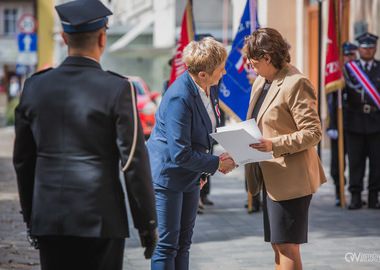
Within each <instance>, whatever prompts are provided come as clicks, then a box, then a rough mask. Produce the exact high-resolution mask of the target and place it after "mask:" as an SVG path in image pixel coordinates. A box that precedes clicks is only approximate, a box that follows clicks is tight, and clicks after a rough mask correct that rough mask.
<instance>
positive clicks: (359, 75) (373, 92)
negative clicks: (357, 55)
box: [346, 61, 380, 110]
mask: <svg viewBox="0 0 380 270" xmlns="http://www.w3.org/2000/svg"><path fill="white" fill-rule="evenodd" d="M346 67H347V68H348V69H349V70H350V71H351V73H352V75H354V76H355V78H356V80H357V81H358V82H359V83H360V85H361V86H362V87H363V88H364V90H365V91H366V92H367V94H368V95H369V96H370V97H371V99H372V100H373V102H375V104H376V106H377V107H378V108H379V110H380V94H379V92H378V91H377V89H376V87H375V86H374V85H373V83H372V82H371V80H370V79H369V78H368V77H367V75H366V74H365V73H364V71H363V70H362V69H361V68H360V67H359V65H358V64H357V63H356V62H355V61H350V62H348V63H346Z"/></svg>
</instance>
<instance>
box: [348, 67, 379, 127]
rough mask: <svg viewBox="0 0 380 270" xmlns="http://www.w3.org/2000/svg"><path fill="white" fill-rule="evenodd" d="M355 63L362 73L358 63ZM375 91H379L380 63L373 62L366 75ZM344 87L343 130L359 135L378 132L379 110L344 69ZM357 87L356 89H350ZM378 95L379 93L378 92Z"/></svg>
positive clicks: (352, 76)
mask: <svg viewBox="0 0 380 270" xmlns="http://www.w3.org/2000/svg"><path fill="white" fill-rule="evenodd" d="M356 63H357V64H358V65H359V66H360V68H361V69H362V70H363V71H364V67H362V66H361V64H360V61H359V60H357V61H356ZM367 76H368V78H369V79H370V80H371V82H372V83H373V85H374V86H375V87H376V89H377V91H378V92H379V91H380V61H377V60H374V62H373V64H372V67H371V70H370V71H369V73H368V74H367ZM345 80H346V87H345V88H344V91H343V97H344V114H343V119H344V129H345V131H350V132H354V133H360V134H371V133H379V132H380V110H379V108H377V106H376V105H375V103H374V101H373V100H372V99H371V97H370V96H369V95H368V94H367V93H366V91H365V90H364V89H363V88H362V87H361V86H360V84H359V83H358V82H357V80H356V79H355V77H354V75H352V73H351V72H350V71H349V70H348V68H347V67H345ZM350 83H351V86H357V87H356V88H354V87H350ZM379 93H380V92H379Z"/></svg>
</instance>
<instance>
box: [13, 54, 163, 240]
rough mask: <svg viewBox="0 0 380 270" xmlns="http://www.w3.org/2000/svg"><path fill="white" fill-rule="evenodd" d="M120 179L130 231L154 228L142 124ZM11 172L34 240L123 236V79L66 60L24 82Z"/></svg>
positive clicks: (126, 135)
mask: <svg viewBox="0 0 380 270" xmlns="http://www.w3.org/2000/svg"><path fill="white" fill-rule="evenodd" d="M138 128H139V130H138V140H137V147H136V152H135V155H134V158H133V161H132V164H131V166H130V167H129V169H128V171H127V172H126V173H125V174H124V178H125V185H126V189H127V194H128V199H129V204H130V208H131V212H132V216H133V221H134V225H135V227H136V228H137V229H139V230H151V229H154V228H155V227H156V226H157V217H156V212H155V198H154V191H153V185H152V180H151V174H150V167H149V160H148V153H147V150H146V147H145V145H144V135H143V133H142V128H141V124H140V123H139V125H138ZM15 129H16V139H15V147H14V159H13V161H14V166H15V169H16V174H17V181H18V187H19V193H20V201H21V207H22V211H23V215H24V221H25V222H27V223H28V226H29V227H30V228H31V233H32V235H36V236H40V235H71V236H81V237H111V238H114V237H115V238H124V237H127V236H128V235H129V232H128V220H127V211H126V206H125V200H124V193H123V188H122V185H121V181H120V177H119V176H120V160H121V161H122V164H125V163H126V160H127V159H128V156H129V153H130V149H131V145H132V137H133V136H132V134H133V113H132V98H131V90H130V86H129V82H128V81H127V79H125V78H123V77H121V76H116V75H114V74H111V73H108V72H105V71H103V70H102V69H101V67H100V65H99V63H97V62H96V61H93V60H91V59H88V58H84V57H76V56H71V57H68V58H67V59H66V60H65V61H64V62H63V63H62V64H61V65H60V66H59V67H58V68H56V69H51V70H49V71H45V72H41V73H39V74H36V75H34V76H32V77H31V78H29V79H28V80H26V82H25V86H24V90H23V93H22V96H21V101H20V104H19V106H18V107H17V109H16V124H15Z"/></svg>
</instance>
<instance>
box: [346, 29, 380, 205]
mask: <svg viewBox="0 0 380 270" xmlns="http://www.w3.org/2000/svg"><path fill="white" fill-rule="evenodd" d="M377 39H378V37H377V36H375V35H372V34H370V33H364V34H362V35H360V36H359V37H357V38H356V40H357V42H358V45H359V47H358V52H359V57H360V58H359V60H357V61H354V62H351V63H353V64H354V63H356V64H357V65H358V66H359V67H360V68H361V69H362V70H363V72H364V73H365V74H366V75H367V77H368V79H369V80H370V81H371V82H372V84H373V85H374V87H375V88H376V90H375V92H377V93H379V91H380V62H379V61H377V60H375V59H374V56H375V53H376V45H377ZM345 80H346V85H347V87H346V88H345V93H344V102H345V108H344V130H345V135H346V136H345V142H346V146H347V154H348V159H349V172H350V173H349V175H350V182H349V191H350V192H351V195H352V197H351V202H350V204H349V206H348V208H349V209H359V208H361V207H362V200H361V192H362V191H363V178H364V173H365V167H366V158H367V157H368V159H369V178H368V208H373V209H380V204H379V200H378V191H379V190H380V143H379V142H380V108H379V107H378V105H377V104H376V102H375V101H374V100H373V99H372V98H371V96H370V95H369V94H368V93H367V92H366V90H365V89H364V88H363V87H362V84H361V83H360V82H359V80H357V79H356V77H355V76H354V75H353V72H352V71H351V70H350V69H349V68H348V67H347V64H346V66H345Z"/></svg>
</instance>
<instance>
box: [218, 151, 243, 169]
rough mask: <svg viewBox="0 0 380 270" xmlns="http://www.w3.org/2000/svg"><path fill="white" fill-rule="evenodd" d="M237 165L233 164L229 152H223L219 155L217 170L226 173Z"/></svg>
mask: <svg viewBox="0 0 380 270" xmlns="http://www.w3.org/2000/svg"><path fill="white" fill-rule="evenodd" d="M237 167H239V165H236V164H235V161H234V160H233V159H232V157H231V156H230V154H228V153H223V154H221V155H220V156H219V167H218V171H220V172H221V173H224V174H227V173H229V172H230V171H232V170H233V169H235V168H237Z"/></svg>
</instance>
